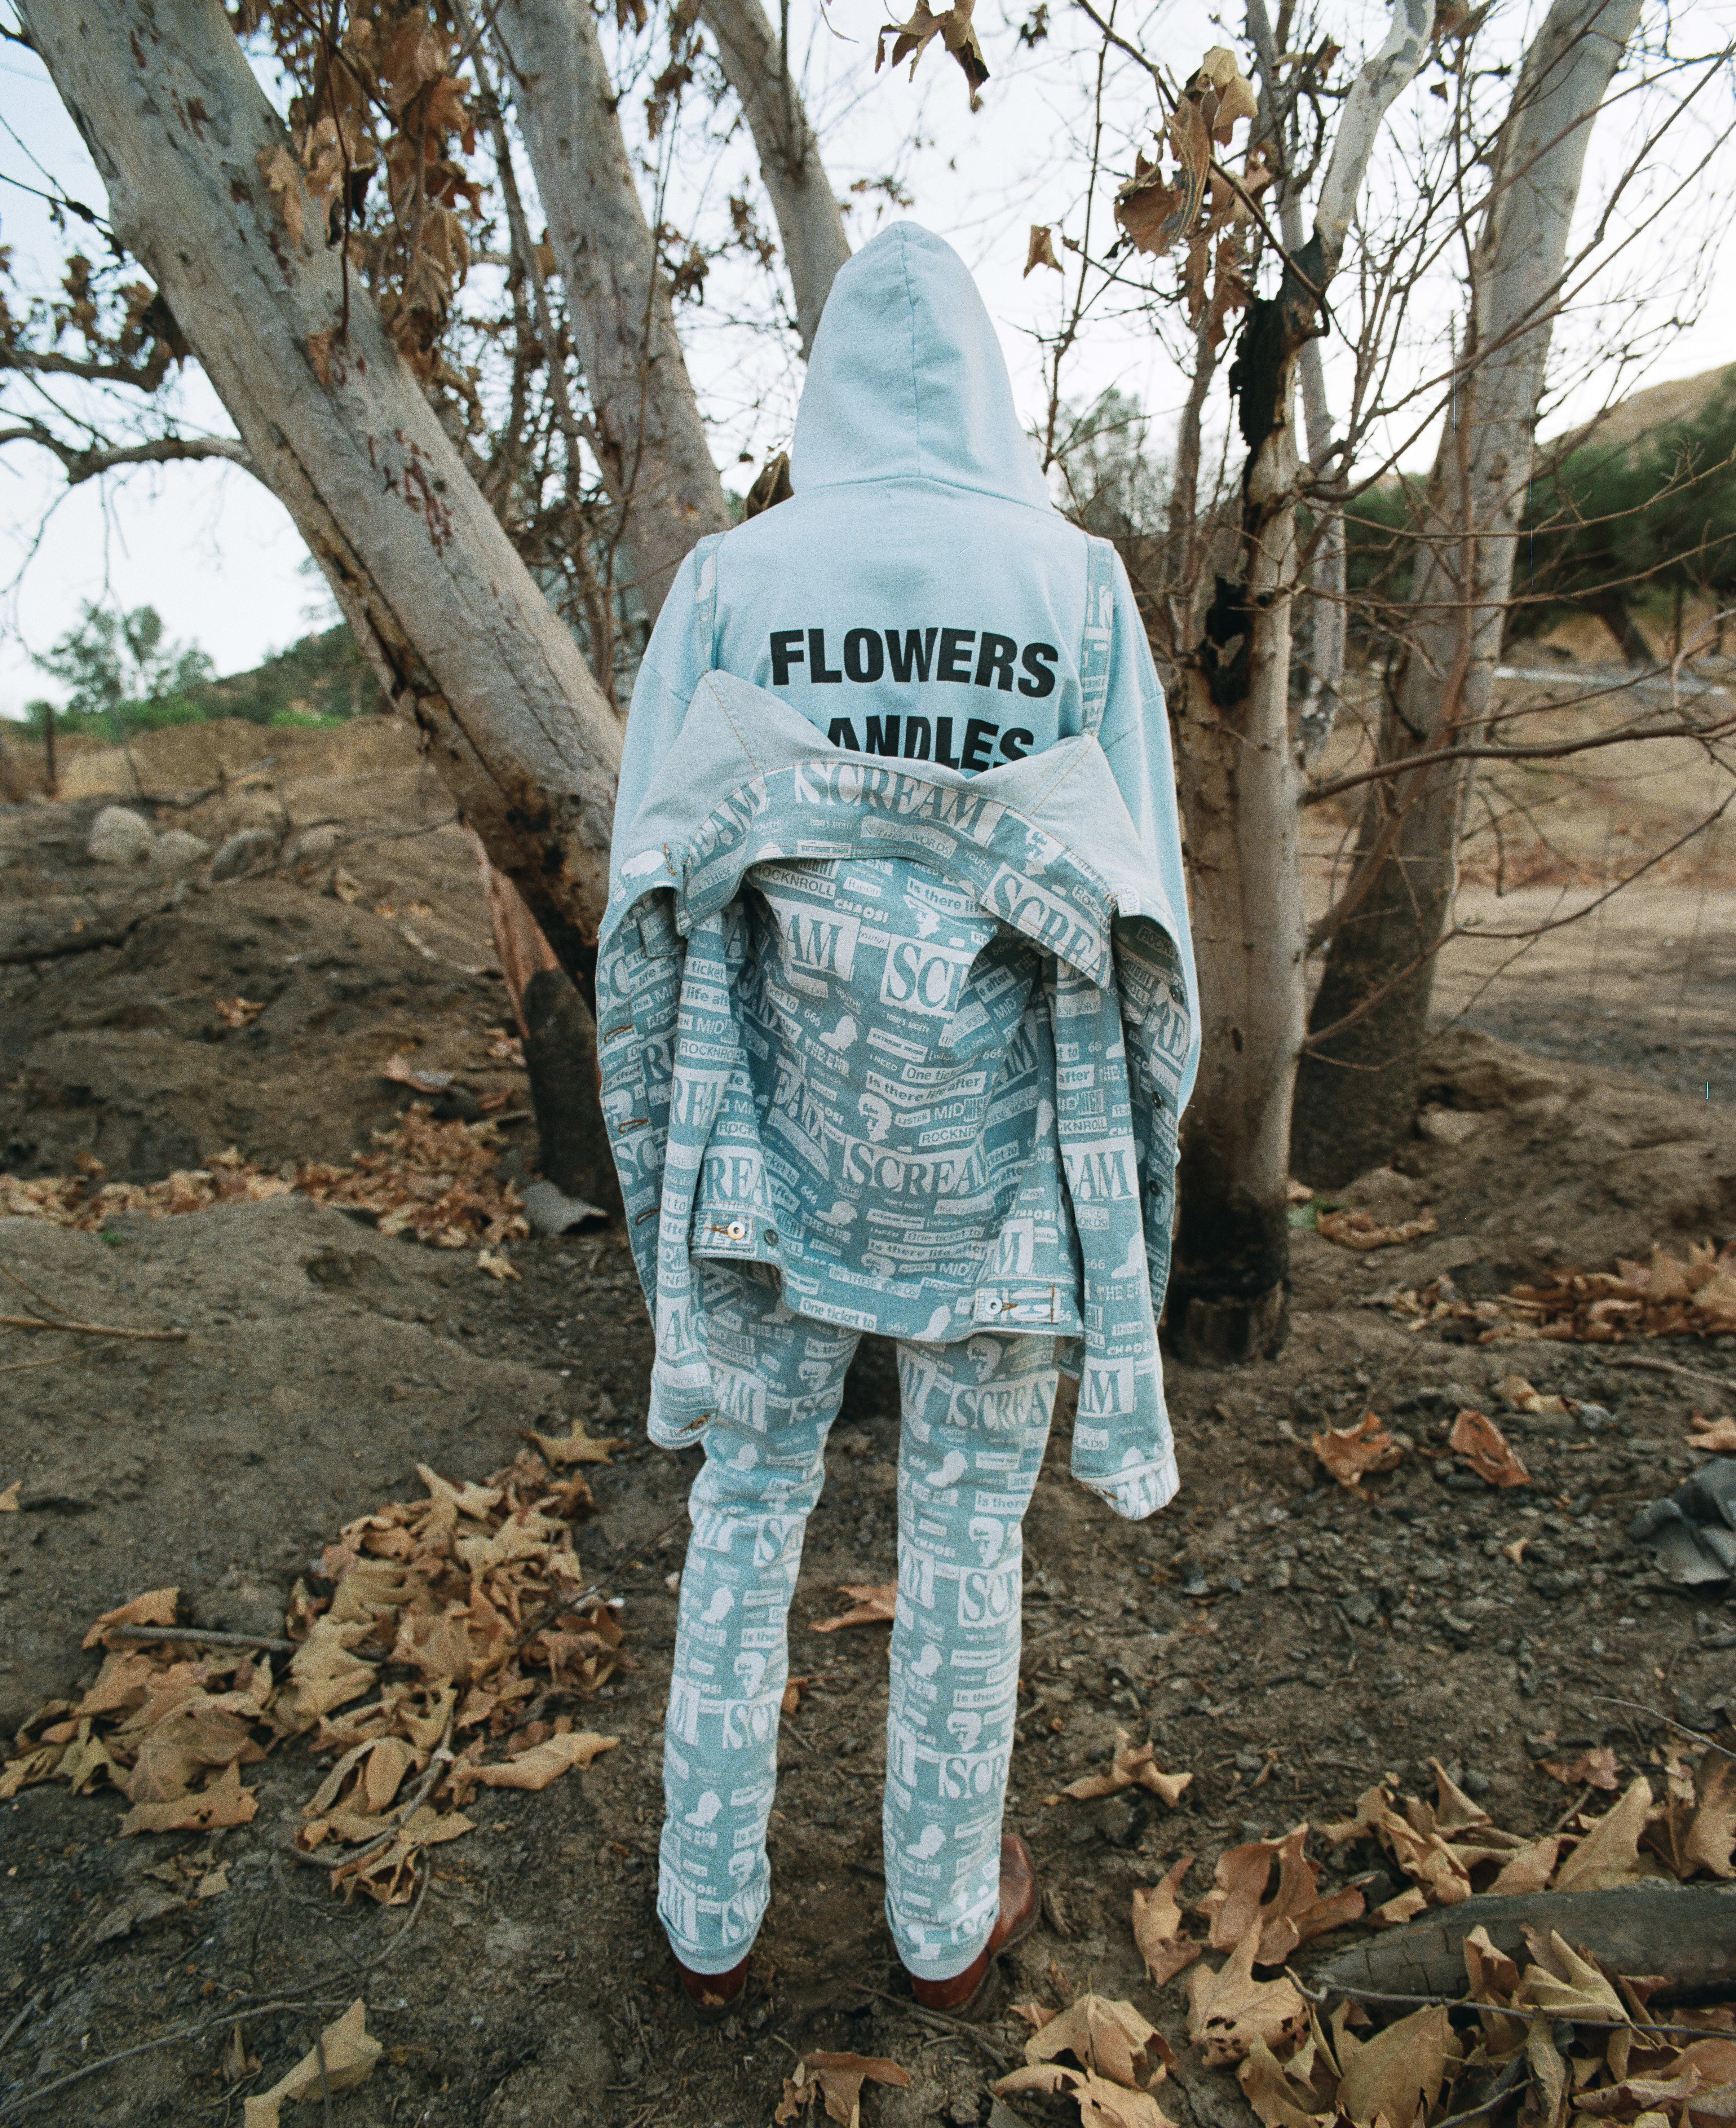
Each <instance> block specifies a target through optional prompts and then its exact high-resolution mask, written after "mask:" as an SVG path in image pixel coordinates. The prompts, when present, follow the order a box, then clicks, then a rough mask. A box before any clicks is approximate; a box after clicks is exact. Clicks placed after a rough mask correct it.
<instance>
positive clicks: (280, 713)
mask: <svg viewBox="0 0 1736 2128" xmlns="http://www.w3.org/2000/svg"><path fill="white" fill-rule="evenodd" d="M377 686H378V682H377V681H376V680H375V678H374V677H373V674H372V672H370V671H369V670H368V662H367V660H366V659H365V658H363V655H362V653H361V652H360V650H358V648H357V647H356V639H355V638H354V636H353V635H352V634H350V632H349V627H348V625H346V624H345V623H344V622H343V621H339V624H338V625H337V626H336V627H335V628H328V629H324V630H322V631H321V633H320V634H317V635H304V636H303V637H302V638H301V641H300V642H299V643H294V644H291V645H290V647H289V648H288V649H287V650H280V651H279V652H278V653H277V655H276V657H274V658H267V659H266V660H265V662H264V663H263V664H261V665H255V666H254V668H253V669H252V671H251V672H231V673H230V674H229V675H228V676H227V677H225V678H223V679H221V680H210V681H206V682H204V683H203V684H202V686H197V687H190V688H189V689H188V690H187V701H190V702H191V703H192V704H193V705H194V706H195V707H196V708H197V709H198V710H200V711H201V712H202V714H203V715H206V716H207V717H240V718H243V719H244V720H245V721H246V722H247V723H249V724H273V723H276V722H277V720H279V719H280V718H282V719H285V720H288V719H299V718H301V717H353V716H355V715H358V714H359V713H361V712H363V711H366V710H371V709H372V707H373V705H374V696H375V692H376V690H377Z"/></svg>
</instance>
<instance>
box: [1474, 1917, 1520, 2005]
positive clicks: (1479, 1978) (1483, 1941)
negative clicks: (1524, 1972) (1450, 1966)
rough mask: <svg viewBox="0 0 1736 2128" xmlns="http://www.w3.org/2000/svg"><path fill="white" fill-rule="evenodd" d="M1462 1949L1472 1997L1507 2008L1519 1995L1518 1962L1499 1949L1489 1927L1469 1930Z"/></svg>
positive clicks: (1478, 2000)
mask: <svg viewBox="0 0 1736 2128" xmlns="http://www.w3.org/2000/svg"><path fill="white" fill-rule="evenodd" d="M1461 1948H1462V1949H1463V1952H1464V1959H1465V1974H1466V1977H1467V1978H1468V1980H1469V1981H1470V1983H1471V1993H1472V1995H1473V1997H1475V1999H1476V2000H1477V2002H1492V2003H1494V2004H1495V2005H1496V2006H1497V2007H1499V2008H1501V2009H1506V2008H1507V2007H1508V2006H1509V2005H1510V2004H1511V2002H1512V2000H1513V1998H1514V1997H1515V1995H1516V1994H1517V1993H1519V1967H1518V1965H1517V1964H1516V1963H1515V1960H1514V1959H1511V1958H1509V1957H1508V1956H1507V1955H1506V1952H1505V1951H1504V1950H1501V1949H1500V1948H1498V1946H1497V1945H1496V1944H1495V1943H1494V1942H1493V1941H1492V1940H1491V1938H1490V1936H1489V1931H1488V1930H1487V1927H1484V1926H1481V1925H1479V1926H1477V1927H1476V1928H1474V1929H1473V1930H1471V1931H1469V1933H1468V1935H1467V1936H1466V1937H1465V1940H1464V1942H1463V1945H1462V1946H1461Z"/></svg>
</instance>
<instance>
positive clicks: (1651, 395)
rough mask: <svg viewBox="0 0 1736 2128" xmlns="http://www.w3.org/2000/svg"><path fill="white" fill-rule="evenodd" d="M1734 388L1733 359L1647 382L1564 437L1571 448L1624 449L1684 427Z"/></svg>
mask: <svg viewBox="0 0 1736 2128" xmlns="http://www.w3.org/2000/svg"><path fill="white" fill-rule="evenodd" d="M1732 389H1736V362H1733V363H1728V364H1727V365H1726V366H1725V367H1724V368H1721V369H1703V370H1701V371H1700V374H1699V375H1698V376H1697V377H1674V378H1670V379H1669V380H1668V382H1666V383H1663V384H1649V385H1648V386H1647V387H1646V388H1645V390H1644V392H1633V393H1630V394H1629V397H1627V398H1625V399H1619V400H1617V401H1616V402H1615V405H1614V406H1611V407H1610V410H1609V411H1608V412H1607V413H1604V414H1600V415H1599V416H1597V417H1596V420H1591V421H1587V423H1586V424H1585V425H1584V426H1583V427H1582V428H1579V429H1576V430H1573V431H1572V433H1571V435H1569V436H1568V438H1567V439H1566V441H1567V445H1568V449H1570V450H1576V451H1577V450H1583V449H1585V447H1586V445H1587V444H1596V445H1598V446H1599V447H1601V448H1603V449H1614V450H1625V449H1631V448H1632V447H1633V446H1634V444H1643V443H1645V442H1648V441H1649V440H1650V439H1652V438H1653V437H1655V436H1657V435H1660V434H1661V433H1662V432H1663V431H1664V430H1669V429H1677V428H1682V427H1685V426H1687V425H1691V423H1693V422H1694V421H1695V420H1697V419H1698V417H1699V416H1700V415H1702V414H1704V413H1705V412H1707V411H1709V410H1710V408H1712V407H1714V406H1716V405H1717V403H1718V401H1719V400H1720V399H1721V398H1722V397H1724V394H1725V393H1726V392H1729V391H1731V390H1732Z"/></svg>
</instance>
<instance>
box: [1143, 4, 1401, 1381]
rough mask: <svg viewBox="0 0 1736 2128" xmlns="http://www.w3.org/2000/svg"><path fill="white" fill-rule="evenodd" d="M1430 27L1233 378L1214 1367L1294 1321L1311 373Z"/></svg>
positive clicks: (1209, 1179) (1215, 960)
mask: <svg viewBox="0 0 1736 2128" xmlns="http://www.w3.org/2000/svg"><path fill="white" fill-rule="evenodd" d="M1428 27H1429V12H1428V8H1427V7H1426V5H1425V0H1395V5H1394V8H1393V19H1392V29H1391V31H1390V32H1389V34H1388V36H1387V40H1386V42H1385V43H1384V44H1383V45H1382V47H1381V49H1380V50H1379V51H1378V52H1377V53H1376V54H1375V55H1374V56H1373V58H1372V59H1369V60H1368V63H1367V64H1365V65H1364V68H1363V69H1362V70H1361V72H1360V74H1359V75H1358V77H1357V79H1356V81H1355V83H1354V84H1353V86H1352V88H1351V90H1350V93H1349V97H1347V98H1346V100H1345V108H1344V113H1343V116H1342V117H1341V118H1340V124H1339V129H1338V132H1337V134H1336V135H1335V138H1334V141H1333V150H1332V155H1331V159H1330V164H1329V165H1328V168H1327V172H1326V180H1325V183H1324V184H1323V186H1322V188H1321V204H1320V207H1319V209H1318V211H1317V212H1316V217H1315V226H1314V234H1313V235H1312V237H1311V240H1310V241H1309V242H1308V244H1307V246H1306V247H1305V248H1304V249H1302V251H1301V252H1300V253H1293V254H1292V262H1291V264H1289V265H1288V266H1287V268H1286V269H1285V272H1284V275H1283V280H1282V282H1281V283H1280V285H1279V288H1278V293H1277V295H1276V296H1275V297H1269V298H1265V299H1263V300H1261V301H1259V302H1254V303H1252V304H1250V306H1249V310H1248V316H1247V321H1246V323H1245V326H1244V328H1243V331H1242V336H1241V342H1240V349H1239V352H1238V354H1237V355H1236V361H1235V362H1234V363H1233V364H1232V365H1231V371H1230V388H1231V392H1232V393H1234V394H1235V395H1236V399H1237V402H1238V414H1237V417H1238V421H1239V424H1240V430H1241V435H1242V439H1243V440H1244V442H1245V444H1246V445H1247V447H1248V458H1247V463H1246V467H1245V471H1244V473H1243V476H1242V513H1241V525H1240V539H1239V547H1238V552H1237V557H1236V563H1235V566H1234V568H1233V570H1232V572H1231V573H1229V574H1227V575H1225V576H1221V577H1219V579H1218V582H1217V594H1216V596H1215V597H1214V598H1213V600H1212V605H1211V607H1210V610H1208V611H1207V615H1206V621H1205V628H1204V632H1203V634H1202V638H1201V640H1200V641H1199V642H1198V644H1197V645H1196V646H1195V648H1194V649H1193V653H1191V656H1190V657H1189V658H1188V661H1187V662H1186V663H1185V664H1184V665H1183V667H1182V669H1181V671H1180V672H1179V674H1178V676H1177V684H1176V686H1175V688H1174V692H1173V694H1172V696H1171V715H1172V718H1173V720H1174V726H1175V753H1176V765H1177V769H1178V772H1179V781H1180V786H1181V798H1182V807H1183V813H1184V815H1185V816H1186V819H1187V827H1188V870H1189V873H1190V876H1191V883H1192V888H1193V906H1192V910H1191V912H1190V914H1191V917H1192V921H1193V941H1194V949H1195V952H1196V954H1197V957H1198V965H1199V976H1200V993H1201V995H1200V1024H1201V1031H1202V1037H1203V1041H1204V1061H1203V1062H1202V1067H1201V1072H1200V1079H1199V1083H1198V1086H1197V1087H1196V1089H1195V1090H1194V1095H1193V1102H1192V1104H1191V1105H1190V1107H1189V1109H1188V1118H1187V1124H1186V1128H1185V1131H1184V1134H1183V1142H1182V1152H1181V1175H1180V1192H1181V1214H1180V1220H1179V1226H1178V1228H1177V1233H1176V1242H1175V1254H1174V1265H1173V1268H1172V1271H1171V1274H1170V1280H1169V1318H1168V1319H1169V1334H1170V1337H1171V1338H1172V1340H1173V1342H1174V1343H1175V1344H1176V1346H1177V1347H1178V1348H1179V1350H1180V1351H1181V1352H1182V1353H1183V1356H1187V1357H1189V1358H1193V1359H1196V1360H1199V1361H1206V1362H1208V1363H1209V1362H1218V1363H1222V1362H1225V1361H1242V1360H1250V1359H1258V1358H1262V1357H1264V1356H1267V1355H1269V1354H1270V1353H1272V1352H1274V1351H1277V1350H1278V1347H1280V1346H1281V1345H1282V1343H1283V1338H1284V1334H1285V1331H1286V1328H1287V1323H1288V1286H1289V1264H1290V1235H1289V1218H1288V1202H1287V1198H1286V1184H1287V1182H1288V1176H1289V1143H1290V1113H1291V1098H1292V1094H1293V1088H1294V1085H1295V1079H1296V1063H1297V1055H1298V1053H1299V1051H1300V1048H1301V1045H1302V1016H1303V1000H1304V992H1303V969H1304V962H1305V957H1306V934H1305V926H1304V922H1303V914H1302V867H1301V848H1300V837H1301V805H1300V800H1301V795H1302V793H1301V781H1300V776H1299V772H1298V771H1297V766H1296V762H1295V759H1294V756H1293V752H1292V748H1291V742H1290V729H1289V724H1290V619H1291V604H1292V599H1293V593H1294V591H1295V586H1296V576H1297V552H1296V492H1297V449H1296V432H1295V416H1294V406H1293V402H1294V398H1295V378H1296V368H1297V360H1298V358H1299V356H1300V354H1301V350H1302V348H1303V346H1304V345H1305V344H1307V340H1309V339H1310V337H1311V335H1313V334H1314V333H1316V331H1317V330H1319V315H1320V297H1321V293H1322V292H1324V290H1325V288H1326V284H1327V283H1328V282H1329V281H1330V278H1331V277H1332V275H1333V273H1335V270H1336V268H1337V265H1338V261H1339V257H1340V253H1341V251H1342V249H1343V245H1344V240H1345V232H1346V230H1348V228H1349V219H1350V215H1351V212H1352V211H1353V209H1354V205H1355V199H1356V193H1357V191H1358V188H1359V186H1360V184H1361V182H1362V177H1363V173H1364V171H1365V170H1366V169H1367V167H1368V157H1369V154H1370V153H1371V152H1372V150H1373V143H1374V139H1375V135H1376V134H1377V133H1378V131H1379V128H1380V125H1381V121H1382V120H1383V118H1384V116H1385V115H1386V112H1387V107H1389V106H1390V104H1391V103H1392V99H1393V97H1395V96H1397V93H1398V92H1399V90H1400V89H1401V88H1403V87H1404V85H1405V83H1406V82H1407V81H1408V80H1409V79H1410V78H1411V75H1412V74H1414V73H1415V72H1416V68H1417V66H1418V64H1420V63H1421V58H1422V55H1423V51H1424V50H1425V43H1426V39H1427V35H1428ZM1286 248H1287V249H1288V246H1287V247H1286Z"/></svg>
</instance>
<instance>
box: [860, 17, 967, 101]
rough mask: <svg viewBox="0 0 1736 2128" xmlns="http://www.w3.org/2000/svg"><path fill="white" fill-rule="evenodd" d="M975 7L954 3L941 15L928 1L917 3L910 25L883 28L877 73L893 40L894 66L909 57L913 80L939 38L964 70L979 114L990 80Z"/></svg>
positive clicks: (879, 36) (876, 51) (878, 44)
mask: <svg viewBox="0 0 1736 2128" xmlns="http://www.w3.org/2000/svg"><path fill="white" fill-rule="evenodd" d="M975 6H976V0H953V4H952V6H951V7H948V8H946V9H945V10H944V11H943V12H942V13H940V14H938V15H937V14H936V13H935V12H934V11H933V9H932V7H930V6H929V5H928V0H917V4H916V12H915V13H914V14H913V15H912V17H910V19H909V21H908V22H885V23H883V24H882V25H881V26H880V31H879V33H878V34H877V35H876V36H875V41H874V70H875V73H876V74H878V73H879V72H880V68H881V66H882V64H884V63H885V59H886V57H887V52H886V40H887V38H888V37H890V38H891V40H892V51H891V59H892V64H894V66H896V65H897V64H898V63H899V60H900V59H903V58H904V56H905V55H906V54H907V53H908V55H909V58H910V73H911V77H912V78H914V77H915V74H916V68H917V61H918V59H921V57H922V56H923V53H924V52H925V51H926V50H927V49H928V46H929V45H930V44H931V43H932V40H934V39H935V38H936V37H938V38H939V39H940V40H941V42H942V44H943V45H945V46H946V50H948V51H949V52H951V55H952V56H953V57H954V59H956V60H957V61H958V63H959V65H960V68H961V69H963V70H964V75H965V80H966V81H967V82H968V83H970V108H971V109H972V110H973V111H975V110H976V109H977V108H978V107H979V104H980V102H981V98H980V97H979V96H978V94H977V91H978V90H979V88H981V87H982V85H983V83H984V82H985V81H987V79H988V78H989V62H988V61H987V59H984V57H983V48H982V46H981V45H980V44H979V42H978V41H977V35H976V31H975V28H974V27H973V26H972V24H971V21H970V17H971V14H972V12H973V11H974V10H975Z"/></svg>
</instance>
